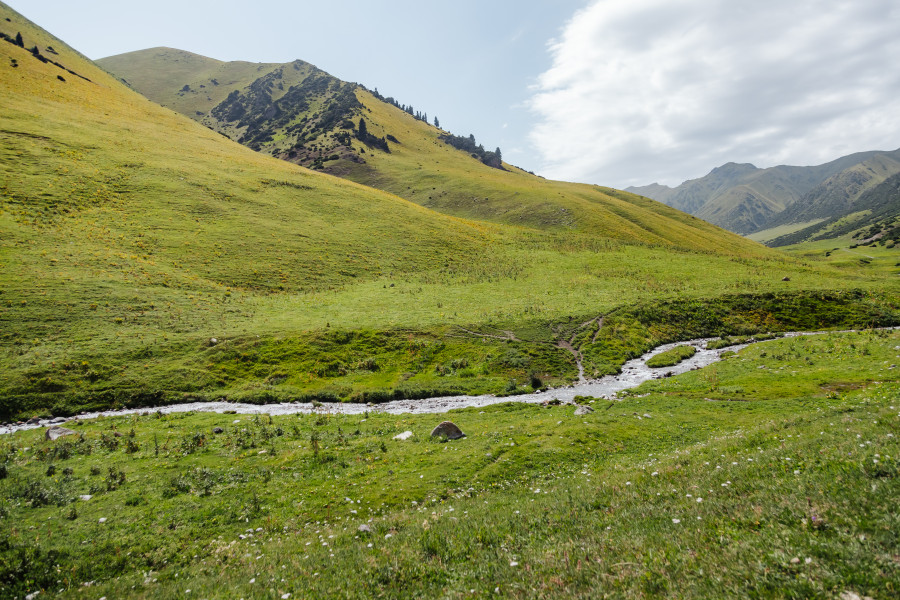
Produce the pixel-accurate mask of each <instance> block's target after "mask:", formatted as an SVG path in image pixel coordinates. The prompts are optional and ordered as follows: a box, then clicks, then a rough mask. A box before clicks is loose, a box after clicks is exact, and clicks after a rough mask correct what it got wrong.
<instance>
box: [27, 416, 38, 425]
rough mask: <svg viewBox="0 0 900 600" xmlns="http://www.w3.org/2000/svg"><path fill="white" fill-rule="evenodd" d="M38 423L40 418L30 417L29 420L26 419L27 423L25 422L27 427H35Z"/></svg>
mask: <svg viewBox="0 0 900 600" xmlns="http://www.w3.org/2000/svg"><path fill="white" fill-rule="evenodd" d="M40 422H41V418H40V417H31V418H30V419H28V420H27V421H25V423H27V424H28V425H37V424H38V423H40Z"/></svg>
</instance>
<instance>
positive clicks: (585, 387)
mask: <svg viewBox="0 0 900 600" xmlns="http://www.w3.org/2000/svg"><path fill="white" fill-rule="evenodd" d="M820 333H826V332H795V333H787V334H785V337H796V336H800V335H816V334H820ZM712 339H717V338H702V339H696V340H690V341H687V342H677V343H674V344H665V345H662V346H659V347H657V348H654V349H653V350H651V351H650V352H648V353H646V354H644V355H643V356H641V357H640V358H636V359H634V360H630V361H628V362H626V363H625V364H624V365H623V366H622V372H621V373H620V374H619V375H607V376H606V377H602V378H600V379H594V380H587V381H581V382H579V383H577V384H574V385H570V386H566V387H561V388H555V389H550V390H546V391H543V392H535V393H533V394H523V395H519V396H505V397H504V396H494V395H491V394H485V395H482V396H447V397H441V398H425V399H422V400H395V401H392V402H385V403H382V404H377V405H367V404H350V403H346V404H345V403H322V404H320V405H319V406H313V405H312V404H310V403H301V402H287V403H281V404H263V405H258V404H238V403H231V402H192V403H190V404H174V405H170V406H160V407H158V408H134V409H124V410H107V411H100V412H92V413H81V414H80V415H78V418H79V419H96V418H97V417H101V416H103V417H113V416H120V415H130V414H137V413H146V412H157V411H158V412H161V413H164V414H167V413H179V412H190V411H194V412H217V413H223V412H225V411H234V412H235V413H238V414H244V415H255V414H263V415H293V414H298V413H304V414H310V413H317V414H344V415H359V414H363V413H364V412H370V413H388V414H392V415H399V414H416V415H419V414H435V413H445V412H448V411H451V410H454V409H459V408H479V407H484V406H490V405H492V404H500V403H502V402H524V403H529V404H540V403H543V402H547V401H550V400H554V399H557V400H559V401H561V402H572V401H573V400H574V399H575V396H591V397H594V398H605V399H609V400H612V399H614V398H615V394H616V393H617V392H620V391H622V390H627V389H630V388H634V387H637V386H639V385H640V384H642V383H644V382H645V381H649V380H651V379H659V378H661V377H665V376H667V374H669V373H671V374H672V375H680V374H681V373H686V372H687V371H691V370H694V369H700V368H703V367H706V366H708V365H711V364H713V363H715V362H718V361H719V360H721V358H722V354H723V353H725V352H739V351H740V350H743V349H744V348H746V347H747V346H749V345H750V344H739V345H736V346H729V347H727V348H720V349H717V350H707V349H706V343H707V342H708V341H710V340H712ZM754 343H762V342H754ZM681 345H690V346H693V347H694V348H696V349H697V353H696V354H695V355H694V356H692V357H691V358H689V359H687V360H685V361H682V362H681V363H679V364H678V365H676V366H674V367H660V368H656V369H654V368H651V367H648V366H647V359H649V358H651V357H653V356H656V355H657V354H659V353H661V352H665V351H666V350H670V349H672V348H674V347H675V346H681ZM579 367H580V365H579ZM65 421H66V419H63V418H56V419H47V420H41V421H40V422H38V423H34V424H21V425H18V424H7V425H0V434H6V433H13V432H16V431H23V430H26V429H36V428H38V427H48V426H50V425H56V424H60V423H63V422H65Z"/></svg>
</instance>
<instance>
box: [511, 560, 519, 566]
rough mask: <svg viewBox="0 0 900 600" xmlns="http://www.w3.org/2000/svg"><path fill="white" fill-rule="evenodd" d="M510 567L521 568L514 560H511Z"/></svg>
mask: <svg viewBox="0 0 900 600" xmlns="http://www.w3.org/2000/svg"><path fill="white" fill-rule="evenodd" d="M509 566H511V567H518V566H519V563H517V562H516V561H514V560H511V561H509Z"/></svg>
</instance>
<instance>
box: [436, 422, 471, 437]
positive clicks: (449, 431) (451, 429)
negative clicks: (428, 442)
mask: <svg viewBox="0 0 900 600" xmlns="http://www.w3.org/2000/svg"><path fill="white" fill-rule="evenodd" d="M431 437H445V438H447V439H448V440H458V439H459V438H464V437H466V434H464V433H463V432H462V430H461V429H460V428H459V427H457V426H456V425H454V424H453V423H452V422H450V421H444V422H443V423H441V424H440V425H438V426H437V427H435V428H434V430H432V432H431Z"/></svg>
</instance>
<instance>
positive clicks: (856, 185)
mask: <svg viewBox="0 0 900 600" xmlns="http://www.w3.org/2000/svg"><path fill="white" fill-rule="evenodd" d="M898 152H900V151H895V152H878V151H873V152H860V153H856V154H851V155H849V156H845V157H841V158H839V159H837V160H834V161H831V162H828V163H825V164H823V165H818V166H812V167H793V166H784V165H782V166H777V167H771V168H768V169H759V168H757V167H755V166H753V165H751V164H736V163H727V164H725V165H723V166H721V167H717V168H715V169H713V170H712V171H710V173H709V174H708V175H706V176H704V177H701V178H699V179H693V180H689V181H686V182H684V183H682V184H681V185H679V186H678V187H675V188H670V187H668V186H660V185H658V184H653V185H651V186H643V187H630V188H627V191H630V192H633V193H637V194H641V195H644V196H647V197H649V198H653V199H655V200H658V201H660V202H664V203H665V204H668V205H669V206H673V207H675V208H678V209H680V210H683V211H685V212H688V213H690V214H693V215H695V216H698V217H700V218H701V219H704V220H706V221H709V222H710V223H714V224H716V225H719V226H721V227H724V228H725V229H728V230H730V231H734V232H736V233H740V234H749V233H754V232H757V231H760V230H763V229H767V228H770V227H775V226H779V225H783V224H785V223H795V222H802V221H812V220H814V219H821V218H825V216H833V215H834V214H836V213H835V211H839V210H842V208H846V207H847V206H848V205H849V204H850V203H852V199H854V198H856V197H858V195H859V194H860V193H862V192H863V191H865V190H866V189H868V188H869V187H872V186H873V185H876V184H877V183H880V182H881V181H884V179H885V178H886V177H888V176H890V175H891V174H893V173H896V172H900V163H898V158H900V154H898ZM816 207H818V208H816ZM823 215H824V216H823Z"/></svg>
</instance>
